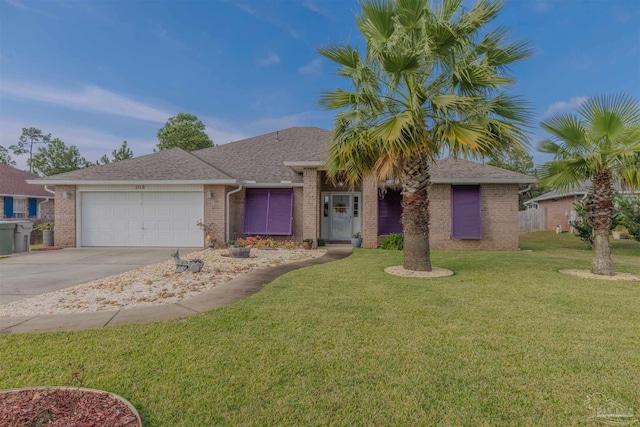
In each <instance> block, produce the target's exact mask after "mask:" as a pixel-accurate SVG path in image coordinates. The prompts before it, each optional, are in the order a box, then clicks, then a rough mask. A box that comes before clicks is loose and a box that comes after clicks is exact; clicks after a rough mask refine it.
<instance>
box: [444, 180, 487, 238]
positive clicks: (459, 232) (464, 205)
mask: <svg viewBox="0 0 640 427" xmlns="http://www.w3.org/2000/svg"><path fill="white" fill-rule="evenodd" d="M451 237H453V238H454V239H482V200H481V198H480V186H479V185H454V186H452V187H451Z"/></svg>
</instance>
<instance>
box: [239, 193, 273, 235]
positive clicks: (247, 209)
mask: <svg viewBox="0 0 640 427" xmlns="http://www.w3.org/2000/svg"><path fill="white" fill-rule="evenodd" d="M268 209H269V190H268V189H266V188H247V190H246V192H245V198H244V219H243V222H242V234H264V233H265V232H266V231H267V213H268Z"/></svg>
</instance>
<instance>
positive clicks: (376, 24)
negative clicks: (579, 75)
mask: <svg viewBox="0 0 640 427" xmlns="http://www.w3.org/2000/svg"><path fill="white" fill-rule="evenodd" d="M430 3H431V2H428V1H427V0H396V1H393V0H363V1H361V3H360V6H361V8H362V13H361V14H360V15H359V16H358V17H357V19H356V26H357V28H358V30H359V31H360V33H361V34H362V35H363V36H364V39H365V41H366V51H365V52H364V54H361V53H360V51H359V50H358V49H357V48H354V47H351V46H349V45H345V44H330V45H328V46H326V47H324V48H321V49H319V52H320V53H321V54H322V55H324V56H325V57H327V58H329V59H331V60H332V61H334V62H336V63H337V64H338V65H339V71H338V74H339V75H340V76H343V77H346V78H347V79H349V80H350V83H351V86H352V88H351V90H344V89H335V90H331V91H325V92H323V93H322V96H321V99H320V103H321V105H323V106H324V107H325V108H328V109H339V110H340V111H339V112H338V113H337V116H336V118H335V122H334V126H333V130H332V136H331V138H332V144H331V148H330V152H329V158H328V161H327V165H326V166H327V172H328V175H329V176H330V177H335V176H336V175H338V174H340V176H342V177H344V178H345V179H346V181H347V182H348V183H350V184H351V185H353V184H355V183H356V182H358V181H359V180H360V179H362V177H364V176H371V177H373V178H374V179H376V180H378V181H384V180H387V179H395V180H397V181H398V182H399V184H400V186H401V188H402V206H403V209H404V212H403V215H402V224H403V231H404V267H405V268H406V269H408V270H417V271H431V260H430V251H429V195H428V190H429V186H430V184H431V179H430V174H429V170H430V166H431V164H432V162H433V161H434V160H435V159H436V158H437V157H439V156H440V155H442V154H443V153H444V152H448V153H450V154H453V155H462V156H465V157H482V156H486V155H489V154H491V153H493V152H495V151H496V150H500V149H502V148H504V147H509V146H513V145H518V144H521V143H522V142H523V141H524V140H525V136H524V134H523V132H522V131H521V125H522V124H524V123H526V122H527V121H528V119H529V118H530V115H529V108H528V105H527V104H526V103H525V102H523V101H522V100H521V99H519V98H518V97H514V96H510V95H508V94H506V92H505V91H504V88H505V87H506V86H509V85H510V84H512V83H513V81H514V80H513V78H512V77H510V76H509V73H508V71H509V70H508V66H509V65H510V64H512V63H514V62H516V61H518V60H520V59H523V58H526V57H528V56H530V55H531V54H532V50H531V48H530V47H529V45H528V44H527V43H526V42H524V41H508V40H507V33H508V32H507V30H506V29H505V28H502V27H500V28H497V29H494V30H491V31H487V30H486V29H485V28H484V27H485V26H486V24H487V23H489V22H490V21H491V20H492V19H493V18H495V16H496V15H497V13H498V12H499V11H500V10H501V9H502V7H503V3H502V1H500V0H478V1H477V2H476V3H475V5H473V7H471V9H469V10H464V9H463V8H462V7H461V6H460V3H461V2H460V1H458V0H443V1H442V2H441V3H439V4H438V5H434V6H431V5H430ZM480 32H483V33H485V35H484V36H482V37H480V35H479V33H480Z"/></svg>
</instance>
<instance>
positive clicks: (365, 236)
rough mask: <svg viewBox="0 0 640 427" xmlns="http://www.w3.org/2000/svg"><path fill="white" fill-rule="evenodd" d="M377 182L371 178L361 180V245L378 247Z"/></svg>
mask: <svg viewBox="0 0 640 427" xmlns="http://www.w3.org/2000/svg"><path fill="white" fill-rule="evenodd" d="M377 236H378V184H377V183H376V181H375V180H373V179H372V178H369V177H367V178H365V179H364V180H363V182H362V247H363V248H369V249H371V248H377V247H378V237H377Z"/></svg>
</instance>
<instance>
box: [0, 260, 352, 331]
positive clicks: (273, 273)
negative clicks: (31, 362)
mask: <svg viewBox="0 0 640 427" xmlns="http://www.w3.org/2000/svg"><path fill="white" fill-rule="evenodd" d="M350 254H351V248H335V249H334V248H331V249H329V251H328V252H327V254H326V255H324V256H322V257H319V258H313V259H309V260H306V261H301V262H297V263H292V264H285V265H279V266H277V267H271V268H268V269H264V270H259V271H254V272H252V273H249V274H246V275H243V276H239V277H236V278H235V279H233V280H230V281H229V282H226V283H224V284H222V285H220V286H217V287H215V288H213V289H210V290H208V291H205V292H203V293H201V294H199V295H197V296H195V297H192V298H188V299H185V300H183V301H180V302H179V303H173V304H162V305H155V306H151V307H140V308H129V309H124V310H117V311H96V312H92V313H74V314H52V315H44V316H22V317H0V334H14V333H23V332H48V331H71V330H79V329H90V328H102V327H106V326H116V325H123V324H127V323H142V322H155V321H158V320H170V319H178V318H183V317H188V316H192V315H194V314H197V313H203V312H205V311H209V310H214V309H216V308H220V307H224V306H227V305H230V304H233V303H234V302H236V301H240V300H242V299H245V298H247V297H249V296H251V295H253V294H255V293H256V292H258V291H260V290H261V289H262V288H263V287H264V286H265V285H266V284H268V283H271V282H272V281H273V280H275V279H276V278H278V277H279V276H281V275H283V274H285V273H288V272H290V271H293V270H297V269H299V268H304V267H310V266H312V265H319V264H325V263H327V262H331V261H335V260H338V259H342V258H346V257H347V256H349V255H350Z"/></svg>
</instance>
